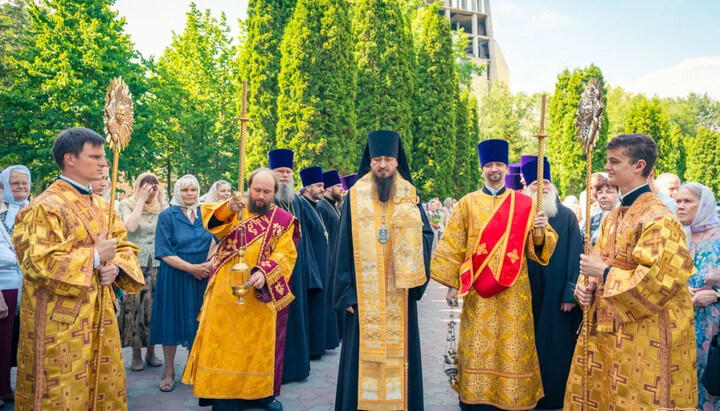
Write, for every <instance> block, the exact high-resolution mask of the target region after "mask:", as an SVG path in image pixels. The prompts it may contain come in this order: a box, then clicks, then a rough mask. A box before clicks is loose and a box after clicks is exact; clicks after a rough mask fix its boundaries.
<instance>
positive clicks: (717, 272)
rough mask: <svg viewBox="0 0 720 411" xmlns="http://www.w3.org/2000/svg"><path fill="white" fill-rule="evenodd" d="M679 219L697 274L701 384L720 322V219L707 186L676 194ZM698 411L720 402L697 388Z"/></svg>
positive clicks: (685, 188) (693, 285)
mask: <svg viewBox="0 0 720 411" xmlns="http://www.w3.org/2000/svg"><path fill="white" fill-rule="evenodd" d="M675 199H676V201H677V216H678V220H680V223H681V224H682V225H683V227H684V228H685V234H686V236H687V242H688V250H689V251H690V254H691V255H692V256H693V263H694V264H695V268H697V272H696V273H695V274H694V275H693V276H692V277H690V280H689V281H688V287H689V288H690V294H691V295H692V302H693V306H694V307H695V339H696V340H697V349H698V351H697V370H698V381H700V377H702V375H703V373H704V372H705V368H706V366H707V357H708V350H709V346H710V341H711V340H712V338H713V336H714V335H715V334H717V333H718V321H720V311H719V310H720V303H718V299H719V298H718V297H719V293H718V286H720V219H718V216H717V213H716V204H715V196H714V195H713V193H712V191H710V189H709V188H707V187H706V186H704V185H702V184H699V183H688V184H685V185H683V186H681V187H680V188H679V189H678V190H677V193H676V196H675ZM698 394H699V399H698V408H699V409H700V410H718V409H720V398H717V397H711V396H710V395H708V394H707V392H706V391H705V387H703V385H702V384H698Z"/></svg>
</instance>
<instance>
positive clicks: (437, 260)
mask: <svg viewBox="0 0 720 411" xmlns="http://www.w3.org/2000/svg"><path fill="white" fill-rule="evenodd" d="M508 148H509V146H508V143H507V141H504V140H486V141H483V142H481V143H480V144H478V154H479V155H480V165H481V166H482V172H483V177H484V178H485V187H483V189H482V190H479V191H475V192H473V193H470V194H468V195H466V196H465V197H463V198H462V199H460V201H459V202H458V203H457V206H456V207H455V209H454V210H453V213H452V214H451V215H450V219H449V220H448V224H447V226H446V227H445V232H444V233H443V236H442V239H440V244H439V245H438V248H437V250H436V251H435V255H434V256H433V261H432V267H431V272H432V278H433V279H435V280H436V281H438V282H439V283H441V284H444V285H446V286H448V287H449V289H448V292H447V296H446V299H447V301H448V304H449V305H451V306H455V305H457V297H458V295H459V296H464V297H465V300H464V303H463V307H462V313H461V314H460V339H459V342H458V361H459V369H460V373H459V374H458V384H457V385H453V387H452V388H453V389H454V390H456V391H457V392H458V394H459V395H460V408H461V409H462V410H495V409H509V410H527V409H531V408H534V407H535V406H536V404H537V402H538V400H539V399H540V398H542V396H543V388H542V382H541V380H540V371H539V369H538V359H537V354H536V350H535V333H534V331H533V317H532V306H531V302H530V300H531V296H530V281H529V280H528V274H527V268H526V257H527V258H528V259H531V260H535V261H538V262H539V263H540V264H543V265H546V264H547V263H548V260H549V259H550V256H551V255H552V254H553V251H554V250H555V243H556V241H557V234H556V233H555V231H554V230H553V229H552V228H551V227H550V225H548V218H547V216H546V215H545V213H544V212H542V211H541V212H539V213H537V215H536V214H535V207H533V202H532V199H530V198H529V197H528V196H526V195H524V194H520V193H516V192H515V191H513V190H508V189H507V188H506V187H505V186H504V184H503V183H504V182H505V174H506V173H507V171H508Z"/></svg>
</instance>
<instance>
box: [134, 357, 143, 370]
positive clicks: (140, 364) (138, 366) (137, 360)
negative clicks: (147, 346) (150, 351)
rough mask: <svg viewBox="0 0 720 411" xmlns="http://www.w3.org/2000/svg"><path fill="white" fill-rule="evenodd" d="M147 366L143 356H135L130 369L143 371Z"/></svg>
mask: <svg viewBox="0 0 720 411" xmlns="http://www.w3.org/2000/svg"><path fill="white" fill-rule="evenodd" d="M144 368H145V366H144V365H143V361H142V358H133V359H132V363H131V365H130V369H131V370H133V371H142V370H143V369H144Z"/></svg>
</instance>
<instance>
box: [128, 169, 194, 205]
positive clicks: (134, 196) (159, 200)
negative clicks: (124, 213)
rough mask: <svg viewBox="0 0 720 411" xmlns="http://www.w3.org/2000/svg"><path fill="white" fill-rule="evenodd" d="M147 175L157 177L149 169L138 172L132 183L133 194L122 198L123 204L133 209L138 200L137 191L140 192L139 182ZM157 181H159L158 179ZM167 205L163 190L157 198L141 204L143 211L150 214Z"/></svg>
mask: <svg viewBox="0 0 720 411" xmlns="http://www.w3.org/2000/svg"><path fill="white" fill-rule="evenodd" d="M147 176H153V177H155V178H157V176H156V175H155V174H153V173H151V172H149V171H146V172H144V173H142V174H140V175H139V176H138V177H137V178H136V179H135V183H134V184H133V194H132V196H130V197H129V198H126V199H125V200H123V202H124V203H125V205H126V206H127V207H128V208H129V209H130V210H134V209H135V204H137V201H138V193H139V192H140V182H141V181H142V180H143V178H145V177H147ZM158 181H160V180H159V179H158ZM181 201H182V199H181ZM167 207H168V204H167V201H165V190H160V198H157V197H156V199H155V200H154V201H151V202H147V203H145V204H144V205H143V213H150V214H157V213H159V212H161V211H162V210H164V209H166V208H167Z"/></svg>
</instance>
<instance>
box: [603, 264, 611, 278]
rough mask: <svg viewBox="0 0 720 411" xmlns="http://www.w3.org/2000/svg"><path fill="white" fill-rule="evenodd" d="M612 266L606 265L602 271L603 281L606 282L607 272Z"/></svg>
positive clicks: (608, 272)
mask: <svg viewBox="0 0 720 411" xmlns="http://www.w3.org/2000/svg"><path fill="white" fill-rule="evenodd" d="M611 268H612V266H610V265H608V266H606V267H605V271H603V282H607V277H608V274H610V269H611Z"/></svg>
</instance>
